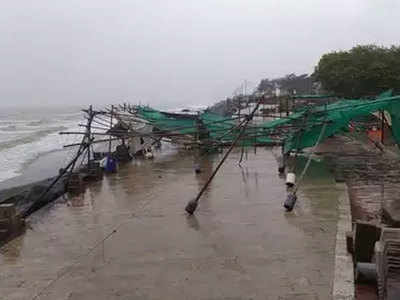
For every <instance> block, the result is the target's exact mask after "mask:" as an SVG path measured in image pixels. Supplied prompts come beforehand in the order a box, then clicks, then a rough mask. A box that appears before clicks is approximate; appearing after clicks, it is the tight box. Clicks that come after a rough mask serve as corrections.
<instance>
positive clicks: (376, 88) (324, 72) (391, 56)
mask: <svg viewBox="0 0 400 300" xmlns="http://www.w3.org/2000/svg"><path fill="white" fill-rule="evenodd" d="M313 76H314V78H315V79H316V80H317V81H319V82H320V83H321V84H322V87H323V88H324V89H325V90H326V91H328V92H333V93H335V94H336V95H338V96H343V97H348V98H359V97H365V96H376V95H378V94H380V93H381V92H383V91H385V90H388V89H391V88H393V89H394V90H395V92H400V47H398V46H392V47H389V48H387V47H379V46H376V45H364V46H356V47H354V48H352V49H351V50H349V51H336V52H331V53H328V54H325V55H323V56H322V57H321V59H320V61H319V63H318V65H317V66H316V67H315V72H314V74H313Z"/></svg>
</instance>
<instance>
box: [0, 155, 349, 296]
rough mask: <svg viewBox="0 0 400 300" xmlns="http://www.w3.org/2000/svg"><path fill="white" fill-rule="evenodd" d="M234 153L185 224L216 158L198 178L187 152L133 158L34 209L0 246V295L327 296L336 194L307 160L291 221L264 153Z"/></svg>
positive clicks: (321, 168) (272, 161)
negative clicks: (23, 227)
mask: <svg viewBox="0 0 400 300" xmlns="http://www.w3.org/2000/svg"><path fill="white" fill-rule="evenodd" d="M277 152H278V151H277ZM239 157H240V153H239V151H235V152H234V153H232V155H231V156H230V158H229V159H228V160H227V162H226V164H225V165H224V166H223V168H222V169H221V171H220V174H218V176H217V177H216V178H215V180H214V181H213V182H212V184H211V186H210V187H209V189H208V190H207V192H206V193H205V194H204V196H203V198H202V199H201V201H200V206H199V208H198V210H197V212H196V214H195V215H194V216H192V217H188V216H187V215H186V214H185V212H184V207H185V205H186V203H187V201H188V200H190V199H192V198H193V197H194V196H195V194H196V193H197V192H198V190H199V189H200V188H201V186H202V185H203V184H204V182H205V181H206V180H207V178H208V176H209V175H210V172H211V171H212V168H213V166H215V163H216V162H218V159H219V158H220V157H219V155H214V156H209V157H207V158H205V159H203V160H201V168H202V170H203V172H202V173H200V174H198V175H196V174H195V173H194V170H193V166H194V162H195V159H194V157H193V156H192V155H191V154H190V153H187V152H179V151H175V150H170V151H167V153H165V152H164V154H163V155H156V158H155V160H154V161H150V160H136V161H133V162H131V163H128V164H126V165H123V166H121V167H120V170H119V172H118V173H117V174H111V175H107V176H105V177H104V179H103V181H100V182H95V183H92V184H89V185H88V186H87V189H86V192H85V193H84V194H83V195H81V196H78V197H68V196H66V197H64V198H60V199H59V200H58V201H56V202H55V203H53V204H51V205H48V206H47V207H45V208H43V209H41V210H40V211H37V212H36V213H34V214H33V215H32V216H31V217H30V219H29V220H28V222H29V229H28V230H27V232H26V233H25V234H24V235H22V236H20V237H19V238H17V239H15V240H13V241H12V242H10V243H8V244H7V245H5V246H4V247H3V248H1V249H0V265H1V270H2V272H1V275H0V299H4V300H6V299H7V300H14V299H18V300H25V299H96V300H97V299H296V300H298V299H330V297H331V293H332V285H333V276H334V252H335V241H336V240H335V237H336V226H337V218H338V216H337V204H338V198H339V196H340V194H341V193H342V191H340V189H338V188H337V186H336V184H335V182H334V180H333V178H332V176H331V175H330V174H329V172H328V171H327V170H326V168H325V165H324V164H323V163H318V162H313V164H312V165H311V168H310V170H309V172H308V174H307V176H306V178H305V180H304V182H303V185H302V187H301V189H300V191H299V200H298V203H297V206H296V208H295V210H294V211H293V212H291V213H287V212H285V211H284V209H283V208H282V202H283V201H284V199H285V197H286V187H285V185H284V179H282V178H279V176H278V172H277V168H278V165H277V162H276V158H275V156H274V155H273V153H272V152H271V150H268V149H267V150H266V149H261V148H260V149H258V150H257V154H254V153H253V152H252V151H249V154H248V160H246V161H244V163H243V164H242V167H239V166H238V164H237V162H238V160H239Z"/></svg>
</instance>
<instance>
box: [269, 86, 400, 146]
mask: <svg viewBox="0 0 400 300" xmlns="http://www.w3.org/2000/svg"><path fill="white" fill-rule="evenodd" d="M388 95H391V92H390V91H389V92H386V93H385V94H382V95H380V96H379V97H378V98H377V99H376V100H372V101H367V100H341V101H338V102H336V103H332V104H328V105H324V106H316V107H312V108H309V109H306V110H304V111H302V112H298V113H295V114H292V115H290V117H289V118H287V119H278V120H275V121H272V122H268V123H265V124H263V125H262V126H264V127H266V128H269V129H270V130H271V131H273V130H278V129H279V130H280V131H282V130H283V129H285V128H288V131H287V134H286V136H285V142H284V152H285V153H288V152H290V151H292V150H301V149H304V148H307V147H312V146H314V145H315V144H316V142H317V141H318V138H319V136H320V134H321V132H322V128H323V125H324V124H325V123H326V124H327V126H326V128H325V131H324V133H323V136H322V137H321V141H323V140H324V139H325V138H327V137H329V136H332V135H333V134H337V133H340V132H343V131H347V129H348V125H349V122H350V121H351V120H356V119H357V118H360V117H362V116H367V115H369V114H371V113H373V112H376V111H379V110H385V111H387V112H388V113H389V114H390V116H391V118H392V132H393V136H394V138H395V140H396V143H397V144H400V96H396V97H387V96H388Z"/></svg>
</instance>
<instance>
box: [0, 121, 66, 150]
mask: <svg viewBox="0 0 400 300" xmlns="http://www.w3.org/2000/svg"><path fill="white" fill-rule="evenodd" d="M65 129H67V127H65V126H57V127H50V128H46V129H42V130H37V131H33V132H30V134H28V135H25V136H22V137H17V138H15V139H12V140H8V141H2V142H0V151H1V150H4V149H9V148H13V147H15V146H18V145H21V144H29V143H32V142H34V141H35V140H37V139H40V138H43V137H45V136H47V135H49V134H52V133H55V132H59V131H62V130H65Z"/></svg>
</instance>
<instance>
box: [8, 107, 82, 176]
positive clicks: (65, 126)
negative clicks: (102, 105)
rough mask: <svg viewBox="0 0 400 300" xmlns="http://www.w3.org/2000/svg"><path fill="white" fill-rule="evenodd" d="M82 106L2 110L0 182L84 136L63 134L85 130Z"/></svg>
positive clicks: (19, 173)
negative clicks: (80, 124) (41, 157)
mask: <svg viewBox="0 0 400 300" xmlns="http://www.w3.org/2000/svg"><path fill="white" fill-rule="evenodd" d="M82 117H83V116H82V112H81V111H80V108H79V107H70V108H65V107H62V108H61V107H60V108H48V107H30V108H29V107H24V108H11V107H7V108H0V182H2V181H5V180H7V179H10V178H13V177H16V176H18V175H21V174H22V173H23V170H24V168H26V167H27V166H29V164H30V163H32V162H34V160H35V159H37V158H38V157H39V156H40V155H44V154H46V153H49V152H53V151H62V150H63V146H64V145H65V144H68V143H73V142H75V141H76V142H78V141H79V139H80V138H81V136H77V135H60V134H59V132H60V131H68V130H71V131H82V129H81V128H79V127H78V123H79V121H80V120H82Z"/></svg>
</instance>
